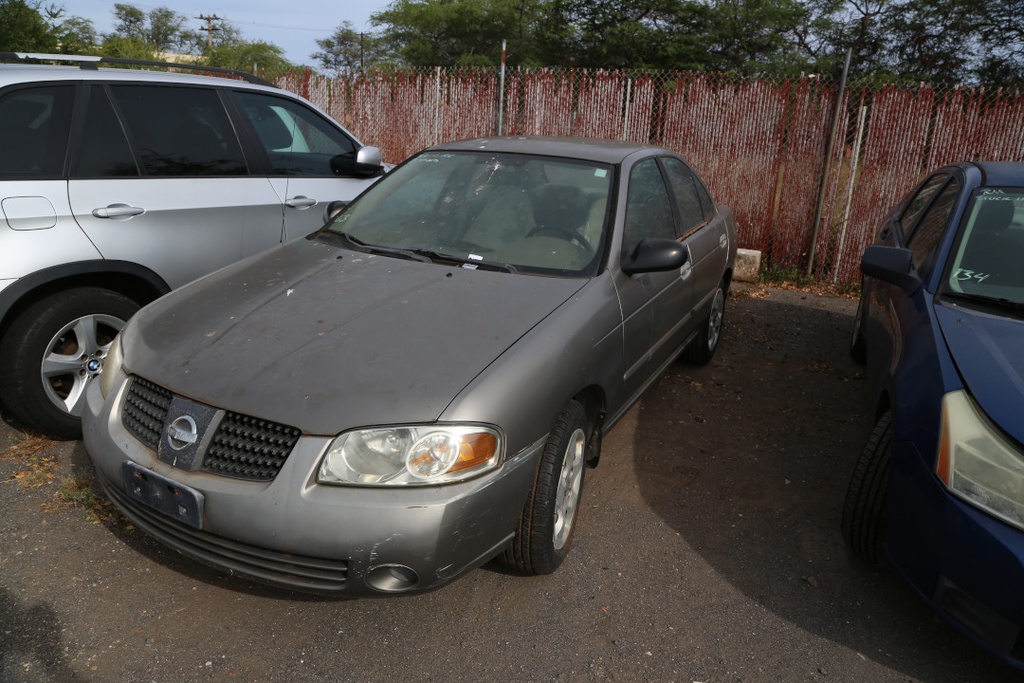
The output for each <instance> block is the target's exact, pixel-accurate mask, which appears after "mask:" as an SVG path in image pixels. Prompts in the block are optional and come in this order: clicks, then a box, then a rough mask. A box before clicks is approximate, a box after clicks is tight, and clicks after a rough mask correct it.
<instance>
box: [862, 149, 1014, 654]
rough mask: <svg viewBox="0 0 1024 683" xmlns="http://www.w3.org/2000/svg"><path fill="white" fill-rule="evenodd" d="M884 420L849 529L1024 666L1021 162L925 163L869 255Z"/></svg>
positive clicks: (869, 355)
mask: <svg viewBox="0 0 1024 683" xmlns="http://www.w3.org/2000/svg"><path fill="white" fill-rule="evenodd" d="M861 271H862V273H863V275H864V279H863V290H862V296H861V301H860V305H859V306H858V310H857V315H856V318H855V322H854V329H853V336H852V341H851V347H850V348H851V353H852V354H853V356H854V357H855V358H857V359H863V360H866V378H867V386H868V392H869V393H868V398H869V400H870V402H871V408H872V410H873V411H874V412H873V418H874V427H873V429H872V431H871V434H870V437H869V438H868V441H867V444H866V446H865V448H864V452H863V454H862V455H861V457H860V459H859V461H858V462H857V465H856V467H855V469H854V472H853V475H852V476H851V479H850V484H849V489H848V491H847V495H846V501H845V504H844V508H843V521H842V526H843V535H844V538H845V540H846V542H847V544H848V545H849V546H850V547H851V548H852V549H853V551H854V552H855V554H857V555H859V556H861V557H863V558H865V559H866V560H868V561H871V562H879V563H881V562H884V561H886V560H887V561H888V562H889V563H890V564H891V565H892V566H893V567H895V568H896V569H897V571H898V572H899V573H900V574H902V575H903V577H904V578H905V579H906V580H907V581H908V582H909V583H910V584H911V585H912V586H913V587H914V589H915V590H917V592H918V593H920V594H921V596H922V597H923V598H924V599H925V600H927V601H928V602H929V603H930V604H931V605H932V607H934V608H935V610H936V611H938V612H939V613H940V614H941V615H942V616H943V617H945V618H946V619H947V620H948V621H949V622H950V623H952V624H953V625H954V626H956V627H957V628H958V629H959V630H961V631H963V632H964V633H965V634H967V635H968V636H970V637H971V638H973V639H974V640H976V641H977V642H978V643H980V644H981V645H982V646H983V647H985V648H987V649H988V650H990V651H991V652H992V653H994V654H995V655H997V656H998V657H1000V658H1001V659H1003V660H1004V661H1006V662H1008V663H1009V664H1011V665H1013V666H1016V667H1018V668H1024V634H1022V633H1021V631H1022V627H1024V164H1017V163H960V164H955V165H952V166H946V167H943V168H940V169H939V170H937V171H935V172H934V173H932V174H931V175H929V176H928V177H927V178H926V179H925V180H924V182H922V183H921V184H920V185H919V186H918V187H917V188H916V189H915V190H914V191H913V192H911V193H910V194H909V195H908V196H907V198H906V199H904V200H903V201H902V202H901V203H900V204H899V205H898V206H897V207H896V209H895V210H894V211H893V212H892V213H891V214H890V216H889V217H888V219H887V220H886V222H885V224H884V226H883V227H882V230H881V232H880V233H879V235H878V237H877V240H876V242H875V244H873V245H872V246H869V247H868V248H867V249H866V250H865V252H864V255H863V259H862V261H861Z"/></svg>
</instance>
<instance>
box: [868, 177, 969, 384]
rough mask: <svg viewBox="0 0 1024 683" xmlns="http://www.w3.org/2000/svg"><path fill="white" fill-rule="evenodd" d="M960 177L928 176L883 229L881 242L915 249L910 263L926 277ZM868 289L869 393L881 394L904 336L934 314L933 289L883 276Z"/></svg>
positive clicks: (899, 354) (957, 192) (953, 207)
mask: <svg viewBox="0 0 1024 683" xmlns="http://www.w3.org/2000/svg"><path fill="white" fill-rule="evenodd" d="M961 193H962V186H961V183H960V182H959V181H958V179H957V178H955V177H950V176H948V175H942V176H936V177H933V178H931V179H930V180H929V181H927V182H926V183H925V184H924V185H923V186H922V187H921V189H920V190H919V191H918V192H917V193H916V194H915V195H914V196H913V197H912V198H911V199H910V201H909V202H908V203H907V204H906V206H905V208H904V209H903V211H902V212H901V213H900V214H899V216H898V219H897V220H896V221H894V222H891V223H889V224H887V226H886V227H885V228H884V229H883V234H884V233H885V232H886V231H888V232H889V234H886V235H884V237H883V238H882V243H883V244H884V243H886V241H891V246H897V247H904V248H906V249H909V250H910V253H911V266H912V268H913V270H914V271H915V272H917V274H918V275H919V277H920V278H921V280H922V281H924V280H925V279H926V278H927V277H928V274H929V273H930V272H931V269H932V268H934V267H937V264H935V263H934V257H935V253H936V251H937V247H938V244H939V242H940V241H941V239H942V236H943V234H944V233H945V231H946V229H947V228H948V227H949V223H950V220H951V219H952V217H953V215H954V213H955V211H956V207H957V205H958V202H959V199H960V195H961ZM866 284H868V285H869V286H868V287H867V288H866V290H865V291H866V293H868V296H869V298H868V315H867V317H866V320H865V322H866V323H867V326H866V328H865V330H864V333H865V335H866V337H867V345H868V367H867V369H868V382H869V387H870V392H869V396H876V395H878V394H877V392H878V390H879V387H880V385H881V383H883V382H885V381H887V379H886V378H887V376H888V374H889V373H891V372H892V370H893V368H894V367H895V366H896V365H897V364H898V363H899V362H900V359H901V358H902V356H903V353H904V342H905V340H906V339H908V338H909V337H919V336H920V335H919V331H918V330H915V326H916V325H919V324H922V322H924V321H927V320H929V319H930V317H929V316H927V315H922V313H921V312H922V311H923V310H925V308H926V306H927V303H926V298H928V299H930V294H928V293H926V292H925V291H924V290H925V288H924V287H923V286H922V287H918V288H917V290H916V291H914V292H912V293H910V294H908V293H906V292H904V291H903V290H902V289H900V288H899V287H898V286H896V285H894V284H889V283H886V282H882V281H879V280H874V279H872V281H871V282H870V283H866Z"/></svg>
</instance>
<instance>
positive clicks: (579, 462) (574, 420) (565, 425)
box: [500, 401, 587, 576]
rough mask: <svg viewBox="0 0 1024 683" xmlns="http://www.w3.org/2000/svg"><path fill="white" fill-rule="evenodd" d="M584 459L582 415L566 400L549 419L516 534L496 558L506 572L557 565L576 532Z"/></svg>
mask: <svg viewBox="0 0 1024 683" xmlns="http://www.w3.org/2000/svg"><path fill="white" fill-rule="evenodd" d="M567 458H569V459H568V460H567ZM586 458H587V423H586V411H585V409H584V408H583V405H582V404H580V403H579V402H577V401H570V402H569V405H568V406H566V408H565V410H563V411H562V413H561V414H560V415H559V416H558V419H556V420H555V425H554V427H553V428H552V429H551V434H550V435H549V436H548V441H547V443H546V444H545V446H544V453H543V454H542V455H541V460H540V465H539V467H538V468H537V475H536V478H535V480H534V484H533V489H532V490H531V491H530V496H529V498H528V499H527V501H526V506H525V507H524V508H523V515H522V517H521V518H520V520H519V527H518V528H517V529H516V535H515V537H514V538H513V539H512V543H511V544H510V545H509V547H508V548H507V549H506V550H505V552H504V554H503V555H502V556H501V558H500V559H501V563H502V564H503V565H505V566H506V567H507V568H509V569H511V570H512V571H515V572H517V573H519V574H525V575H529V576H533V575H538V574H550V573H551V572H553V571H555V570H556V569H557V568H558V566H559V565H560V564H562V561H563V560H564V559H565V556H566V555H567V554H568V553H569V548H570V547H571V546H572V539H573V534H574V532H575V530H576V518H577V516H578V515H577V512H578V511H579V503H580V498H581V496H582V493H583V473H584V470H585V469H586V467H585V465H586Z"/></svg>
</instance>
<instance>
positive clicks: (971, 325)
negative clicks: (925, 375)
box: [935, 303, 1024, 444]
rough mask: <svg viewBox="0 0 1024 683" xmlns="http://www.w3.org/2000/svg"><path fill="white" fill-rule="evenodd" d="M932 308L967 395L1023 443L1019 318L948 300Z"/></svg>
mask: <svg viewBox="0 0 1024 683" xmlns="http://www.w3.org/2000/svg"><path fill="white" fill-rule="evenodd" d="M935 313H936V316H937V317H938V320H939V326H940V328H941V329H942V336H943V337H944V338H945V340H946V346H947V348H948V349H949V352H950V355H951V356H952V357H953V362H954V363H956V367H957V369H958V370H959V371H960V376H961V377H962V378H963V382H964V385H965V387H966V388H967V390H968V391H969V392H970V394H971V396H972V397H973V398H974V400H975V401H976V402H977V403H978V405H979V406H980V407H981V409H982V410H983V411H985V414H986V415H988V417H989V419H991V420H992V421H993V422H995V423H996V424H997V425H998V426H999V427H1000V428H1001V429H1002V430H1003V431H1005V432H1006V433H1007V434H1009V435H1010V436H1012V437H1013V438H1014V439H1016V440H1017V442H1018V443H1022V444H1024V322H1022V321H1020V320H1014V319H1012V318H1006V317H1002V316H998V315H993V314H992V313H985V312H981V311H978V310H974V309H971V308H967V307H964V306H958V305H950V304H948V303H946V304H939V305H937V306H936V307H935Z"/></svg>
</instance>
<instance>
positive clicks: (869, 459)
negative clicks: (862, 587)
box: [843, 412, 892, 564]
mask: <svg viewBox="0 0 1024 683" xmlns="http://www.w3.org/2000/svg"><path fill="white" fill-rule="evenodd" d="M891 462H892V414H891V413H889V412H886V413H885V414H884V415H882V417H881V418H879V420H878V422H877V423H876V424H875V428H874V429H873V430H872V431H871V436H870V437H869V438H868V442H867V443H866V444H865V445H864V451H863V453H861V456H860V459H859V460H858V461H857V465H856V467H854V469H853V475H852V476H851V477H850V485H849V487H848V488H847V489H846V501H845V503H844V504H843V540H845V541H846V544H847V545H848V546H850V549H851V550H853V552H854V554H855V555H857V556H858V557H861V558H863V559H865V560H867V561H868V562H871V563H873V564H882V563H883V562H884V560H885V550H884V548H883V541H884V539H885V499H886V496H887V495H888V492H889V467H890V464H891Z"/></svg>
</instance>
